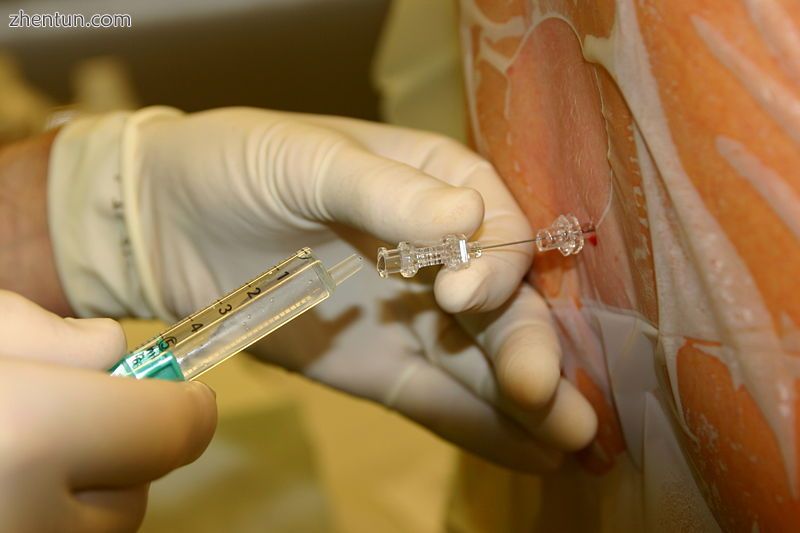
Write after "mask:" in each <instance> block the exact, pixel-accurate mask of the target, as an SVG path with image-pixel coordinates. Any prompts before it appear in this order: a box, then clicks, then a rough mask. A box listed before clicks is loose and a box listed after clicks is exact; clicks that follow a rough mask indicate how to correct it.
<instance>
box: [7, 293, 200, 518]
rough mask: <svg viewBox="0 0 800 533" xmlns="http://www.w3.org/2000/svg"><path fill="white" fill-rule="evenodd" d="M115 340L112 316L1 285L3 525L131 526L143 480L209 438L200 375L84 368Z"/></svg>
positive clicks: (139, 511)
mask: <svg viewBox="0 0 800 533" xmlns="http://www.w3.org/2000/svg"><path fill="white" fill-rule="evenodd" d="M124 351H125V338H124V336H123V334H122V329H121V328H120V327H119V325H118V324H117V323H115V322H114V321H112V320H108V319H87V320H72V319H61V318H59V317H57V316H56V315H54V314H52V313H50V312H48V311H45V310H44V309H42V308H40V307H38V306H36V305H35V304H33V303H32V302H30V301H28V300H26V299H25V298H23V297H21V296H19V295H17V294H14V293H11V292H7V291H0V530H2V531H14V532H27V531H98V532H100V531H102V532H107V531H134V530H136V528H137V527H138V526H139V524H140V523H141V521H142V517H143V516H144V510H145V505H146V503H147V489H148V484H149V483H150V482H151V481H153V480H155V479H158V478H159V477H161V476H163V475H164V474H166V473H168V472H169V471H171V470H173V469H175V468H178V467H180V466H182V465H185V464H187V463H189V462H191V461H193V460H194V459H196V458H197V457H198V456H199V455H200V454H201V453H202V451H203V450H204V449H205V447H206V446H207V445H208V442H209V440H210V439H211V435H212V433H213V430H214V426H215V423H216V409H215V404H214V397H213V395H212V393H211V392H210V390H209V389H208V388H207V387H206V386H205V385H202V384H199V383H182V384H175V383H167V382H161V381H156V380H153V381H149V382H139V381H136V380H134V379H125V378H116V377H111V376H107V375H104V374H102V373H100V372H93V371H89V370H87V368H98V369H105V368H109V367H110V366H111V365H112V364H113V363H114V362H116V361H117V360H118V359H119V357H120V356H121V355H122V354H123V353H124ZM53 363H56V364H53ZM69 367H75V368H69ZM77 367H85V368H84V369H80V368H77Z"/></svg>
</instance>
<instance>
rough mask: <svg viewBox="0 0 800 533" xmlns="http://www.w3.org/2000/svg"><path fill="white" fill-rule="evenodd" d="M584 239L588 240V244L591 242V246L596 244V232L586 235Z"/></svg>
mask: <svg viewBox="0 0 800 533" xmlns="http://www.w3.org/2000/svg"><path fill="white" fill-rule="evenodd" d="M586 240H587V241H589V244H591V245H592V246H597V233H592V234H591V235H589V236H588V237H586Z"/></svg>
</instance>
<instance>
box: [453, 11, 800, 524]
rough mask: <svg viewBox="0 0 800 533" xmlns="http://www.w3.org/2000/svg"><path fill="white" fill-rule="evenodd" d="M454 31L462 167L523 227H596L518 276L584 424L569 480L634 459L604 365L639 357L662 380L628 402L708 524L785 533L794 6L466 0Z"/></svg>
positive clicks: (625, 397)
mask: <svg viewBox="0 0 800 533" xmlns="http://www.w3.org/2000/svg"><path fill="white" fill-rule="evenodd" d="M461 17H462V18H461V20H462V24H464V25H465V26H466V28H467V29H468V31H467V32H465V33H463V34H462V35H464V36H468V38H467V39H466V40H465V42H464V45H465V50H464V57H465V65H466V72H465V76H466V88H467V94H468V100H469V111H470V118H471V123H470V127H471V136H472V138H473V139H474V143H475V146H476V148H477V149H478V150H479V151H481V153H483V154H484V155H485V156H486V157H488V158H489V159H490V160H491V161H492V162H493V163H494V164H495V166H496V168H497V170H498V172H499V173H500V175H501V176H502V177H503V179H504V180H505V182H506V183H507V185H508V187H509V189H510V190H511V191H512V193H513V194H514V196H515V198H516V199H517V200H518V202H519V203H520V205H521V207H522V209H523V211H524V212H525V214H526V215H527V217H528V219H529V220H530V222H531V225H532V226H533V227H535V228H537V227H541V226H544V225H547V224H549V223H550V222H551V221H552V219H553V218H554V217H555V216H557V215H558V214H560V213H574V214H575V215H577V216H578V217H579V218H580V219H582V220H590V221H592V222H594V223H595V224H596V225H597V235H598V241H599V245H598V246H597V247H591V246H587V247H586V249H585V250H584V251H583V252H582V253H581V254H580V255H579V256H577V257H570V258H563V257H560V256H559V255H557V254H555V255H552V254H551V255H542V256H537V257H536V259H535V261H534V267H533V270H532V272H531V274H530V277H529V279H530V281H531V282H532V283H533V284H534V285H535V286H536V287H537V288H538V289H539V291H540V292H541V293H542V294H543V295H544V296H545V297H546V298H547V300H548V302H549V303H550V305H551V308H552V309H553V315H554V319H555V322H556V326H557V329H558V332H559V336H560V338H561V340H562V350H563V352H564V372H565V375H566V376H567V377H568V378H570V379H571V380H573V381H574V382H575V383H576V384H577V386H578V388H579V389H580V390H581V391H582V392H583V393H584V394H585V395H586V396H587V398H589V400H590V402H591V403H592V405H593V406H595V409H596V410H597V412H598V415H599V416H598V418H599V421H600V428H599V431H598V437H597V438H596V440H595V442H594V443H593V444H592V445H591V446H590V447H589V448H587V449H586V450H584V451H583V452H581V454H580V457H579V460H580V462H581V463H582V464H583V465H584V466H586V467H587V469H588V470H589V471H591V472H592V473H593V474H595V475H600V476H601V477H602V476H608V475H611V474H612V471H613V470H614V469H615V467H616V466H619V465H620V464H621V462H620V461H619V460H618V458H619V456H620V455H621V454H623V453H626V452H628V453H629V454H631V456H632V457H639V458H638V459H635V460H634V463H640V462H641V461H642V459H641V456H640V455H637V454H642V453H643V454H644V455H647V453H648V450H647V449H644V450H630V449H626V444H628V445H630V442H633V443H634V446H636V445H638V444H640V443H641V442H645V441H643V440H641V439H640V440H637V439H635V438H634V439H633V441H630V439H631V438H632V437H631V435H632V434H634V433H636V432H638V433H642V434H643V433H644V427H643V423H642V418H641V417H642V414H641V413H642V411H641V410H636V409H633V410H632V409H630V408H626V407H630V406H625V405H619V404H618V402H619V401H631V397H632V392H631V390H632V389H631V387H632V385H631V377H630V376H631V374H627V373H625V372H624V369H622V370H621V369H620V365H621V364H623V363H624V364H634V366H635V365H636V360H637V358H639V359H641V358H647V359H649V360H652V367H657V368H658V370H653V371H650V373H651V374H663V376H662V379H660V380H658V379H655V381H654V382H655V383H656V384H655V385H643V387H654V388H651V389H642V394H641V398H642V402H644V398H645V393H652V394H655V396H652V394H651V397H656V396H657V397H659V398H661V401H662V403H661V405H662V406H663V408H664V409H665V410H666V411H665V412H666V413H667V415H668V416H671V417H672V422H671V426H670V429H669V430H668V431H671V432H675V433H674V435H675V437H676V438H677V442H679V443H680V446H681V450H682V452H681V453H682V454H683V456H684V458H685V459H686V460H687V462H688V464H689V466H690V467H691V468H692V470H693V471H694V474H695V478H696V479H697V480H698V486H699V488H700V490H701V493H702V495H703V497H704V499H705V501H706V504H707V505H708V507H709V508H710V509H711V511H712V512H713V514H714V517H715V518H716V520H717V522H718V524H719V525H720V526H721V527H722V528H723V529H726V530H735V531H752V530H754V529H758V530H760V531H777V530H780V531H786V530H800V432H798V427H800V426H798V421H797V414H798V409H800V403H799V402H800V399H799V398H800V383H798V380H800V366H798V365H800V360H798V359H797V356H798V355H800V326H799V325H800V298H798V297H797V295H798V294H800V275H798V273H799V272H800V243H799V242H798V241H799V240H800V2H797V1H796V0H602V1H597V2H574V1H572V0H516V1H506V0H461ZM626 317H627V318H630V317H636V320H638V322H637V321H634V322H635V325H634V326H629V324H631V323H632V322H631V321H626V320H624V319H625V318H626ZM645 325H646V327H645ZM630 327H633V328H634V329H636V330H637V331H638V330H641V332H640V333H641V334H639V337H637V334H638V333H636V332H633V333H631V331H630ZM625 328H629V329H625ZM637 328H638V329H637ZM645 330H647V331H651V332H656V333H655V334H657V335H658V340H659V342H658V343H651V344H648V343H646V342H634V340H632V339H636V338H641V335H644V334H645V333H646V332H645ZM629 335H630V337H629V338H628V337H627V336H629ZM614 336H622V337H623V338H622V340H621V341H620V340H619V339H615V338H612V337H614ZM626 339H628V340H626ZM617 341H619V342H617ZM609 346H611V347H613V349H614V350H623V351H624V350H632V351H631V352H625V353H622V354H621V353H616V352H615V353H609V352H608V351H607V350H608V349H609ZM632 346H633V347H632ZM637 350H638V351H637ZM620 361H621V362H622V363H621V362H620ZM637 368H638V367H637ZM641 368H647V365H642V366H641ZM643 372H645V374H646V371H643ZM645 374H642V376H645ZM647 375H649V374H647ZM619 376H626V377H625V381H619V380H620V379H623V378H620V377H619ZM634 381H635V379H634ZM642 382H643V383H645V382H647V383H650V382H648V381H647V379H645V378H644V377H643V378H642ZM620 386H622V387H623V388H624V389H625V390H624V391H623V392H624V394H622V396H620V395H618V394H617V388H618V387H620ZM621 398H622V399H621ZM626 416H627V419H626V418H625V417H626ZM662 429H663V428H662ZM648 431H651V432H652V431H655V430H654V428H653V427H648ZM623 434H624V436H623ZM645 475H646V473H645ZM690 482H691V483H692V484H694V481H691V480H690ZM656 485H658V483H656ZM653 508H654V507H653V506H652V505H651V506H650V510H652V509H653Z"/></svg>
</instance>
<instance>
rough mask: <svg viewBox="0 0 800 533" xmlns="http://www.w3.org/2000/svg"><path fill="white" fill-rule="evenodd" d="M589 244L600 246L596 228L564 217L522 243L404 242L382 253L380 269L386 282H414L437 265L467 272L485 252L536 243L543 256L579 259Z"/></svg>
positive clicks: (448, 237) (449, 239)
mask: <svg viewBox="0 0 800 533" xmlns="http://www.w3.org/2000/svg"><path fill="white" fill-rule="evenodd" d="M586 240H588V241H589V242H591V243H592V244H595V243H596V234H595V228H594V224H592V223H591V222H587V223H584V224H581V223H580V222H578V219H577V217H575V216H574V215H560V216H559V217H558V218H556V219H555V221H554V222H553V223H552V224H551V225H550V226H549V227H547V228H542V229H540V230H539V231H537V232H536V237H534V238H533V239H525V240H521V241H513V242H504V243H499V244H482V243H480V242H477V241H476V242H468V241H467V238H466V237H465V236H464V235H456V234H449V235H445V236H444V237H442V239H441V241H440V242H439V243H438V244H434V245H430V246H420V245H415V244H412V243H410V242H406V241H403V242H400V243H399V244H398V245H397V248H395V249H392V250H389V249H387V248H380V249H379V250H378V264H377V268H378V273H379V274H380V275H381V277H382V278H387V277H389V275H390V274H398V273H399V274H400V275H402V276H403V277H405V278H411V277H414V276H415V275H416V274H417V272H418V271H419V269H421V268H424V267H429V266H434V265H443V266H444V268H446V269H448V270H461V269H462V268H467V267H468V266H469V264H470V262H471V261H472V259H477V258H478V257H480V256H481V255H483V251H484V250H489V249H492V248H502V247H506V246H514V245H517V244H525V243H529V242H533V243H535V244H536V248H537V250H538V251H539V252H547V251H549V250H558V251H559V252H561V254H562V255H564V256H568V255H575V254H577V253H578V252H580V251H581V250H583V245H584V242H585V241H586Z"/></svg>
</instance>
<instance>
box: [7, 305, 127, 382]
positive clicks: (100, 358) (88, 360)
mask: <svg viewBox="0 0 800 533" xmlns="http://www.w3.org/2000/svg"><path fill="white" fill-rule="evenodd" d="M0 339H2V342H0V356H2V357H12V358H18V359H27V360H32V361H45V362H50V363H59V364H63V365H69V366H76V367H85V368H99V369H100V368H109V367H110V366H111V365H113V364H114V363H115V362H116V361H117V360H119V358H120V357H121V356H122V355H123V354H124V353H125V334H124V333H123V332H122V327H121V326H120V325H119V324H118V323H117V322H115V321H113V320H111V319H108V318H86V319H70V318H67V319H63V318H61V317H59V316H57V315H55V314H53V313H51V312H50V311H47V310H46V309H43V308H41V307H39V306H38V305H36V304H35V303H33V302H31V301H30V300H28V299H26V298H24V297H22V296H20V295H19V294H16V293H13V292H9V291H0Z"/></svg>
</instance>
